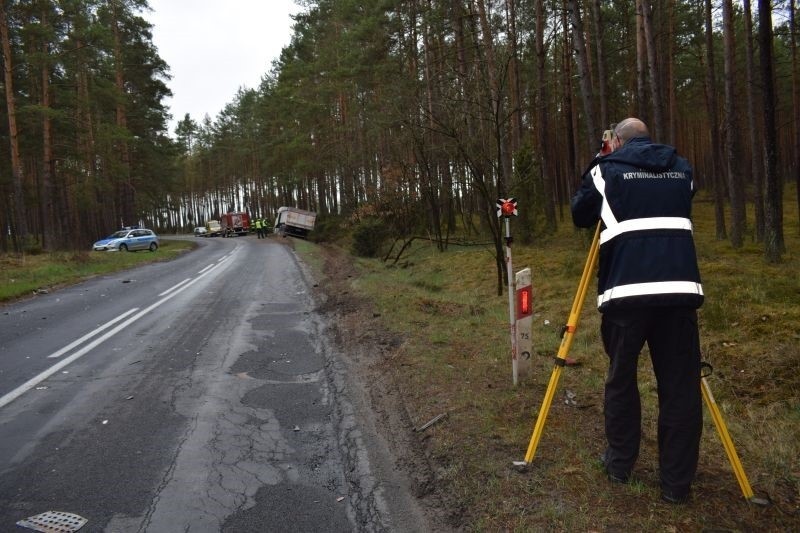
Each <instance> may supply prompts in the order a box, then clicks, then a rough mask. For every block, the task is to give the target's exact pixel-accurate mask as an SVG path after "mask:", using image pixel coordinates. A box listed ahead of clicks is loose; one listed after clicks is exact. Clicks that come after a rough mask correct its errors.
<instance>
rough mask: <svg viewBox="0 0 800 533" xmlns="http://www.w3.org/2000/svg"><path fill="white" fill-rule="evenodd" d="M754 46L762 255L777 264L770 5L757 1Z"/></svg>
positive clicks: (779, 203)
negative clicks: (759, 97)
mask: <svg viewBox="0 0 800 533" xmlns="http://www.w3.org/2000/svg"><path fill="white" fill-rule="evenodd" d="M758 46H759V50H760V59H761V79H762V82H763V84H764V93H763V100H764V165H765V166H764V184H765V188H764V254H765V257H766V260H767V261H768V262H770V263H778V262H780V260H781V255H782V254H783V252H784V251H785V246H786V245H785V243H784V240H783V187H782V184H781V180H780V176H779V175H778V172H777V168H776V167H777V160H778V157H777V148H778V142H777V137H778V133H777V129H776V128H775V79H774V75H775V74H774V67H773V52H772V49H773V46H772V5H771V2H770V0H758Z"/></svg>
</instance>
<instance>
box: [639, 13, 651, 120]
mask: <svg viewBox="0 0 800 533" xmlns="http://www.w3.org/2000/svg"><path fill="white" fill-rule="evenodd" d="M642 2H643V0H636V112H637V114H638V117H639V118H640V119H641V120H642V121H644V122H645V123H649V122H650V113H649V112H648V106H647V44H646V42H645V38H644V14H643V12H644V7H643V6H642Z"/></svg>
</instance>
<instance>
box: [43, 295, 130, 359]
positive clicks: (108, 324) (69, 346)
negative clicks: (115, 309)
mask: <svg viewBox="0 0 800 533" xmlns="http://www.w3.org/2000/svg"><path fill="white" fill-rule="evenodd" d="M138 310H139V308H138V307H134V308H133V309H131V310H130V311H126V312H124V313H122V314H121V315H119V316H118V317H117V318H115V319H114V320H110V321H108V322H106V323H105V324H103V325H102V326H100V327H98V328H95V329H93V330H92V331H90V332H89V333H87V334H86V335H84V336H83V337H81V338H80V339H78V340H76V341H75V342H72V343H70V344H67V345H66V346H64V347H63V348H61V349H60V350H59V351H57V352H55V353H52V354H50V355H48V356H47V358H48V359H55V358H57V357H61V356H62V355H64V354H65V353H67V352H68V351H70V350H71V349H73V348H74V347H76V346H77V345H79V344H80V343H82V342H83V341H85V340H86V339H89V338H91V337H94V336H95V335H97V334H98V333H100V332H101V331H103V330H104V329H106V328H110V327H111V326H113V325H114V324H116V323H117V322H119V321H120V320H122V319H123V318H125V317H126V316H128V315H130V314H131V313H135V312H136V311H138Z"/></svg>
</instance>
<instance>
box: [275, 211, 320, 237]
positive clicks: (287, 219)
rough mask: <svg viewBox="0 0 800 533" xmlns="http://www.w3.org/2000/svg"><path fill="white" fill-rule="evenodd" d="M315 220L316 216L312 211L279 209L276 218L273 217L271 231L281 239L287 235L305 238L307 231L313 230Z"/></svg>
mask: <svg viewBox="0 0 800 533" xmlns="http://www.w3.org/2000/svg"><path fill="white" fill-rule="evenodd" d="M316 219H317V214H316V213H314V212H313V211H304V210H303V209H297V208H296V207H280V208H278V216H277V217H275V226H274V229H273V231H274V232H275V233H276V234H278V235H280V236H282V237H286V236H287V235H294V236H296V237H305V236H306V235H308V232H309V231H311V230H312V229H314V222H315V221H316Z"/></svg>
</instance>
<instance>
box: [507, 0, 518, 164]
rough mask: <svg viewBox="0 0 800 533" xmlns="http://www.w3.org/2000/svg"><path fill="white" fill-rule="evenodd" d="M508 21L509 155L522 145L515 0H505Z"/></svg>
mask: <svg viewBox="0 0 800 533" xmlns="http://www.w3.org/2000/svg"><path fill="white" fill-rule="evenodd" d="M506 10H507V14H506V18H507V19H508V39H509V45H510V47H511V57H510V59H509V66H508V67H509V68H508V84H509V96H510V98H511V146H510V148H511V154H512V159H513V154H515V153H516V152H517V150H519V147H520V144H521V143H522V96H521V94H522V93H521V91H520V79H519V57H518V56H519V52H518V50H517V46H518V43H517V7H516V0H506Z"/></svg>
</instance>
